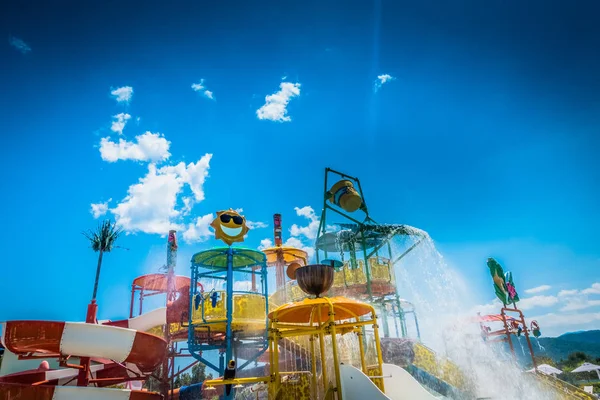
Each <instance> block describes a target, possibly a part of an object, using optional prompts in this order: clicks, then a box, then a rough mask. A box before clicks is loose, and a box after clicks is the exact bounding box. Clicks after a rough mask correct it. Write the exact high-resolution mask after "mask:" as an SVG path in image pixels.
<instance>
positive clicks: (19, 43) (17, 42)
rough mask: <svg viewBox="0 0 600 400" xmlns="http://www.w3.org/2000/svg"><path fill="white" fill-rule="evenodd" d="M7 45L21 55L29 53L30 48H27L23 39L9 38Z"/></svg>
mask: <svg viewBox="0 0 600 400" xmlns="http://www.w3.org/2000/svg"><path fill="white" fill-rule="evenodd" d="M8 43H9V44H10V45H11V46H12V47H14V48H15V49H17V50H18V51H20V52H21V53H23V54H27V53H29V52H30V51H31V47H29V45H28V44H27V43H25V41H23V39H19V38H18V37H15V36H11V37H9V38H8Z"/></svg>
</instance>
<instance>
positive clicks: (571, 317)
mask: <svg viewBox="0 0 600 400" xmlns="http://www.w3.org/2000/svg"><path fill="white" fill-rule="evenodd" d="M527 319H528V320H536V321H538V322H539V324H540V328H542V329H544V327H557V326H568V327H569V329H568V330H571V331H573V330H578V327H577V325H588V324H591V325H595V324H594V322H595V321H600V312H598V313H581V314H564V313H562V314H555V313H549V314H545V315H539V316H534V317H531V318H527Z"/></svg>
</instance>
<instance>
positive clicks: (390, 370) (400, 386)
mask: <svg viewBox="0 0 600 400" xmlns="http://www.w3.org/2000/svg"><path fill="white" fill-rule="evenodd" d="M383 377H384V386H385V393H383V392H382V391H381V390H379V388H378V387H377V386H376V385H375V384H374V383H373V382H372V381H371V378H369V377H368V376H367V375H365V374H364V373H363V372H362V371H361V370H359V369H357V368H354V367H352V366H350V365H343V364H342V365H340V378H341V385H342V398H344V399H345V400H363V399H369V400H439V399H438V398H437V397H435V396H434V395H432V394H431V393H429V392H428V391H427V390H426V389H425V388H424V387H423V386H421V384H420V383H419V382H417V380H416V379H415V378H413V377H412V375H411V374H410V373H408V371H406V370H404V369H403V368H401V367H399V366H397V365H393V364H383Z"/></svg>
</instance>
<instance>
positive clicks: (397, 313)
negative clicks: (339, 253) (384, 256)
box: [315, 168, 425, 340]
mask: <svg viewBox="0 0 600 400" xmlns="http://www.w3.org/2000/svg"><path fill="white" fill-rule="evenodd" d="M330 173H331V174H334V175H337V176H338V177H339V178H341V179H348V180H351V181H353V182H354V183H355V189H356V190H357V191H358V194H359V195H360V196H361V198H362V201H363V205H362V207H361V208H360V211H362V212H363V213H364V219H363V220H362V222H361V221H359V220H358V219H357V218H355V217H352V216H350V215H348V213H347V212H345V211H344V210H341V209H339V208H338V207H336V206H334V205H330V204H329V202H328V196H327V193H328V191H329V174H330ZM323 196H324V198H323V209H322V212H321V219H320V221H319V227H318V229H317V239H316V241H315V250H316V251H315V253H316V260H317V263H319V260H320V252H321V251H322V252H323V254H324V257H323V258H328V252H327V250H320V249H319V248H318V246H317V243H318V240H319V237H321V236H322V235H324V234H326V233H327V211H328V210H331V211H332V212H334V213H335V214H337V215H339V216H341V217H343V218H345V219H347V220H349V221H352V222H353V223H355V224H357V225H358V226H359V227H362V226H364V225H365V224H367V223H371V224H377V222H376V221H375V220H374V219H373V218H371V216H370V215H369V210H368V207H367V203H366V201H365V196H364V192H363V190H362V186H361V183H360V180H359V179H358V178H356V177H352V176H349V175H346V174H344V173H342V172H339V171H336V170H333V169H331V168H325V179H324V189H323ZM396 234H397V233H393V234H390V235H388V236H387V237H386V239H385V240H384V241H383V242H382V243H380V244H379V245H377V246H376V247H375V248H374V249H372V250H371V251H369V252H367V248H366V240H365V236H364V232H363V231H362V230H359V232H357V235H360V241H359V243H360V244H361V247H362V253H363V254H362V257H361V258H363V259H364V266H365V277H366V280H367V284H366V290H367V301H369V302H371V303H378V302H381V303H383V304H382V307H385V303H386V300H385V299H382V298H377V297H374V296H373V291H372V284H371V270H370V265H369V259H370V258H372V257H373V256H378V255H379V252H380V251H381V249H383V248H384V247H386V245H387V253H388V259H389V260H390V264H389V265H390V266H389V268H390V278H391V277H393V276H394V266H395V265H396V264H397V263H398V262H399V261H400V260H401V259H402V258H404V257H405V256H406V255H407V254H408V253H410V252H411V251H412V250H413V249H414V248H416V247H417V246H418V245H419V244H421V243H422V242H423V241H424V239H425V238H421V239H419V240H418V241H416V242H415V243H413V244H412V245H411V246H410V247H409V248H408V249H406V250H405V251H404V252H403V253H402V254H400V255H399V256H398V257H396V258H394V257H393V255H392V248H391V244H390V241H391V240H392V239H393V238H394V237H395V236H396ZM350 250H351V251H350V259H351V260H352V261H354V260H355V257H356V249H354V248H352V249H350ZM344 279H345V275H344ZM393 296H394V301H393V303H392V305H393V309H392V313H391V314H392V316H393V318H394V324H395V325H397V319H399V321H400V328H401V334H402V337H406V336H407V335H408V331H407V328H406V319H405V315H406V314H409V313H413V316H414V318H415V326H416V330H417V337H418V339H419V340H421V333H420V330H419V323H418V321H417V314H416V313H415V312H414V311H410V312H405V311H404V310H403V309H402V306H401V304H400V300H399V295H398V287H397V286H396V285H394V293H393ZM394 304H395V307H394ZM394 308H397V310H394ZM382 310H383V311H382V314H383V315H382V317H383V331H384V336H386V337H387V336H389V326H388V321H387V318H385V316H386V311H385V309H384V308H382ZM396 332H397V333H398V329H396Z"/></svg>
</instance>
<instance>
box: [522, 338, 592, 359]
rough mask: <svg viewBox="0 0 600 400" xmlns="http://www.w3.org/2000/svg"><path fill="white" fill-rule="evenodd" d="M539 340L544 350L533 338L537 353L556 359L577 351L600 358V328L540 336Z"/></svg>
mask: <svg viewBox="0 0 600 400" xmlns="http://www.w3.org/2000/svg"><path fill="white" fill-rule="evenodd" d="M538 340H539V343H540V345H541V346H542V347H543V349H544V350H540V348H539V346H537V345H536V343H535V341H536V339H532V342H533V343H532V344H533V346H534V347H533V350H534V352H535V354H536V355H538V356H547V357H550V358H552V359H553V360H555V361H559V360H560V359H566V358H567V357H568V356H569V354H571V353H574V352H576V351H582V352H584V353H586V354H589V355H590V356H592V357H594V358H600V330H593V331H579V332H569V333H565V334H563V335H560V336H558V337H540V338H539V339H538Z"/></svg>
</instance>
